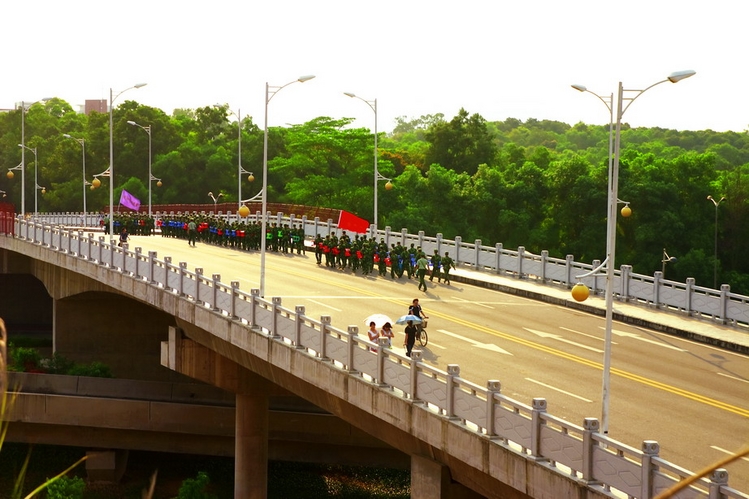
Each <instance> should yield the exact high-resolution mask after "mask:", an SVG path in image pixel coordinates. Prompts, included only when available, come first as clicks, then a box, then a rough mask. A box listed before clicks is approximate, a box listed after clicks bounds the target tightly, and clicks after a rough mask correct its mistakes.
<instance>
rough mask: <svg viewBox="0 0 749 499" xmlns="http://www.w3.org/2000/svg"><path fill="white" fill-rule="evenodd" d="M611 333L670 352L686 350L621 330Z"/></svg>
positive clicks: (613, 330)
mask: <svg viewBox="0 0 749 499" xmlns="http://www.w3.org/2000/svg"><path fill="white" fill-rule="evenodd" d="M599 327H600V326H599ZM601 329H604V328H603V327H601ZM611 332H612V333H613V334H615V335H617V336H623V337H625V338H632V339H635V340H639V341H644V342H645V343H650V344H651V345H657V346H659V347H663V348H669V349H671V350H676V351H677V352H686V350H684V349H683V348H679V347H675V346H672V345H669V344H667V343H663V342H660V341H655V340H651V339H649V338H643V337H642V336H640V335H639V334H637V333H628V332H626V331H621V330H618V329H612V330H611Z"/></svg>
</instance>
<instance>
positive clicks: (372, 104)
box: [343, 92, 392, 230]
mask: <svg viewBox="0 0 749 499" xmlns="http://www.w3.org/2000/svg"><path fill="white" fill-rule="evenodd" d="M343 95H347V96H349V97H351V98H354V99H359V100H360V101H362V102H364V103H366V104H367V105H368V106H369V107H370V108H371V109H372V111H374V118H375V120H374V225H375V230H376V229H377V225H378V221H379V220H378V217H377V182H378V181H380V180H386V181H387V184H385V189H388V190H390V189H391V188H392V184H391V183H390V179H389V178H385V177H383V176H382V175H380V170H378V168H377V99H375V100H371V101H370V100H367V99H363V98H361V97H359V96H358V95H356V94H353V93H351V92H343Z"/></svg>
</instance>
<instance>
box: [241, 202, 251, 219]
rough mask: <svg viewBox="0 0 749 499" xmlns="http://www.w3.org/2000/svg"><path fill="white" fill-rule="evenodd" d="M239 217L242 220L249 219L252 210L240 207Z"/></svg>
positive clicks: (243, 206)
mask: <svg viewBox="0 0 749 499" xmlns="http://www.w3.org/2000/svg"><path fill="white" fill-rule="evenodd" d="M238 213H239V216H240V217H242V218H247V216H248V215H249V214H250V209H249V208H248V207H247V205H244V204H243V205H242V206H240V207H239V212H238Z"/></svg>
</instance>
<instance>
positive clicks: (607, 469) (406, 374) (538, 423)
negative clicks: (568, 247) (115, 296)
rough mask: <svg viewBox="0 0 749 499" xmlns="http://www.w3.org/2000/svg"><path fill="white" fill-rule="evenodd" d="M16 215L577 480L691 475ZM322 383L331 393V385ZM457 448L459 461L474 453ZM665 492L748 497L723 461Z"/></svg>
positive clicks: (638, 486)
mask: <svg viewBox="0 0 749 499" xmlns="http://www.w3.org/2000/svg"><path fill="white" fill-rule="evenodd" d="M18 224H19V226H18V227H17V229H18V230H17V231H16V233H17V234H19V239H24V240H25V241H26V242H28V243H29V244H33V245H37V246H42V247H45V248H48V249H49V250H50V251H57V252H62V253H66V254H68V255H70V256H72V257H75V258H79V259H82V260H86V261H88V262H90V264H91V265H97V266H100V267H105V268H108V269H109V270H110V271H111V272H118V273H120V274H122V275H125V276H128V277H129V278H132V279H135V280H139V281H143V282H146V283H148V284H149V285H152V286H156V287H158V288H161V289H164V290H165V291H167V292H171V293H174V294H176V295H178V296H179V297H181V298H183V299H186V300H191V301H193V302H194V303H196V304H197V305H199V306H203V307H205V308H206V309H209V310H211V311H213V312H214V313H217V314H221V315H222V316H224V317H226V318H227V319H232V320H239V321H242V322H243V323H245V324H247V325H248V326H249V328H250V329H249V331H250V334H258V335H264V336H266V337H270V338H273V339H275V340H277V341H279V342H281V343H283V344H287V345H288V346H289V348H294V349H296V350H298V351H300V353H304V354H307V355H311V356H314V357H316V358H319V359H321V360H325V361H329V362H330V363H331V365H332V366H335V368H337V369H341V370H343V371H344V372H347V373H348V374H349V375H351V376H361V377H364V378H365V379H369V380H371V382H373V383H376V384H378V385H379V386H383V387H388V388H391V390H389V391H388V392H387V393H389V394H391V396H393V397H402V398H405V399H410V400H411V401H412V403H415V404H417V403H418V404H423V405H424V406H425V407H426V408H427V409H429V410H431V411H432V412H433V413H434V414H435V415H437V416H439V417H444V418H447V419H448V420H449V421H451V422H452V423H453V424H456V425H461V427H463V428H465V429H467V430H469V431H472V432H474V434H475V435H476V437H478V438H488V439H490V440H491V441H492V442H495V443H496V445H503V446H504V447H505V448H508V449H510V450H513V451H514V452H517V453H519V454H521V455H523V456H525V457H527V458H528V459H531V460H534V461H538V462H544V463H546V464H545V466H547V467H548V468H549V469H550V470H553V471H554V472H556V473H560V474H564V475H565V476H568V477H571V478H573V479H575V480H578V481H581V482H582V483H584V484H585V486H586V487H588V488H590V489H592V490H596V491H598V492H602V493H605V494H607V495H611V496H612V497H618V496H621V494H624V495H626V496H628V497H637V498H643V499H649V498H651V497H653V496H654V495H656V494H657V493H659V492H660V491H663V490H666V489H667V488H669V487H670V486H672V485H674V484H675V483H677V482H679V481H680V480H682V479H684V478H686V477H689V476H691V475H692V473H691V472H689V471H688V470H685V469H683V468H681V467H679V466H677V465H675V464H672V463H670V462H667V461H665V460H663V459H660V458H659V457H658V452H659V446H658V443H657V442H655V441H652V440H646V441H644V442H643V444H642V450H637V449H634V448H632V447H629V446H627V445H625V444H623V443H620V442H617V441H616V440H613V439H611V438H609V437H607V436H606V435H603V434H601V433H599V432H598V430H599V422H598V420H597V419H595V418H586V419H585V420H584V424H583V426H582V427H580V426H577V425H574V424H571V423H569V422H566V421H564V420H562V419H560V418H557V417H554V416H553V415H551V414H549V413H547V406H546V400H545V399H543V398H535V399H533V401H532V405H531V406H528V405H526V404H522V403H520V402H517V401H515V400H513V399H511V398H509V397H506V396H505V395H503V394H502V393H500V388H501V385H500V382H499V381H497V380H489V381H487V384H486V386H485V387H484V386H480V385H477V384H474V383H472V382H470V381H468V380H464V379H462V378H461V377H460V367H459V366H458V365H456V364H450V365H448V367H447V371H442V370H440V369H437V368H434V367H432V366H429V365H427V364H424V363H422V362H421V361H420V360H421V352H420V351H418V350H414V351H413V352H412V357H406V356H404V355H402V354H400V353H397V352H395V351H393V350H390V349H388V348H387V347H386V343H385V341H384V339H382V341H380V342H379V343H372V342H370V341H369V340H368V339H366V338H364V337H360V336H359V335H358V327H357V326H349V327H348V328H347V330H346V331H344V330H341V329H338V328H336V327H334V326H333V325H332V324H331V319H330V317H329V316H322V317H321V318H320V320H316V319H313V318H310V317H307V316H305V308H304V307H303V306H297V307H295V309H293V310H292V309H287V308H285V307H283V306H282V304H281V298H279V297H274V298H272V299H271V300H266V299H264V298H261V297H260V292H259V290H256V289H253V290H251V292H250V293H249V294H248V293H245V292H244V291H242V290H240V289H239V283H238V282H232V283H231V284H230V285H226V284H224V283H222V282H221V277H220V275H217V274H214V275H212V276H210V277H207V276H205V275H203V271H202V269H199V268H197V269H195V271H194V272H192V271H189V270H187V268H186V267H187V264H186V263H185V262H180V263H179V265H173V264H172V263H171V259H170V258H169V257H166V258H165V259H164V260H163V261H162V260H158V259H157V255H156V253H155V252H148V254H147V255H144V254H143V253H142V250H141V249H140V248H136V249H135V251H131V250H130V249H129V248H128V247H127V245H125V246H124V247H118V246H116V245H115V244H114V242H110V243H107V242H106V241H105V240H104V238H103V237H99V238H98V240H95V239H94V238H93V237H92V236H91V235H88V236H86V235H84V233H83V232H82V231H73V230H67V229H61V228H59V227H56V226H51V225H46V224H38V223H28V222H24V221H20V220H19V221H18ZM521 256H522V251H518V253H517V255H516V257H515V258H516V261H515V262H516V263H517V265H518V268H519V267H520V265H521V263H520V262H521V260H520V257H521ZM510 258H512V257H510ZM538 262H542V260H538ZM324 388H325V389H327V390H329V391H331V393H333V394H334V395H336V393H335V390H336V387H335V386H326V387H324ZM337 395H341V396H343V395H344V394H337ZM417 436H418V435H417ZM467 448H471V447H470V446H469V447H467ZM458 457H460V458H461V459H463V460H464V461H466V462H469V463H470V462H475V461H476V459H479V458H478V457H477V456H470V455H466V456H458ZM719 494H723V496H720V495H719ZM672 497H678V498H710V499H712V498H715V497H729V498H741V499H749V495H746V494H744V493H741V492H738V491H736V490H735V489H732V488H730V487H728V473H727V471H726V470H724V469H719V470H717V471H715V472H714V473H713V474H712V475H711V476H710V479H709V480H707V479H705V478H700V479H699V480H697V481H696V482H695V483H694V484H693V485H692V486H690V487H688V488H687V489H685V490H683V491H682V492H679V493H677V494H676V495H674V496H672Z"/></svg>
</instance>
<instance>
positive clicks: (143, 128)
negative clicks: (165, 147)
mask: <svg viewBox="0 0 749 499" xmlns="http://www.w3.org/2000/svg"><path fill="white" fill-rule="evenodd" d="M127 124H128V125H133V126H137V127H138V128H140V129H142V130H144V131H145V132H146V133H147V134H148V218H151V183H152V182H153V180H154V178H155V177H154V176H153V174H152V173H151V125H146V126H143V125H139V124H138V123H136V122H134V121H128V122H127ZM159 182H161V180H159ZM157 185H158V184H157Z"/></svg>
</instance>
